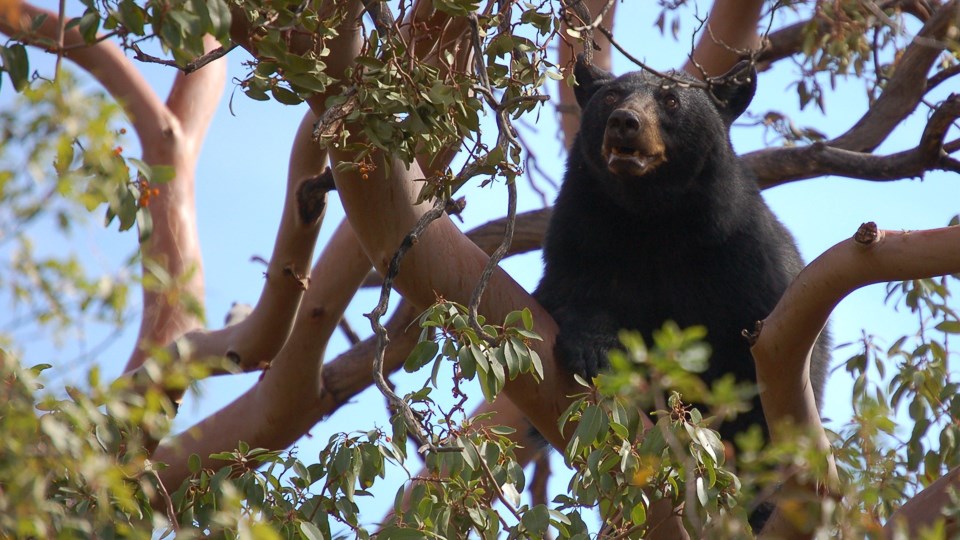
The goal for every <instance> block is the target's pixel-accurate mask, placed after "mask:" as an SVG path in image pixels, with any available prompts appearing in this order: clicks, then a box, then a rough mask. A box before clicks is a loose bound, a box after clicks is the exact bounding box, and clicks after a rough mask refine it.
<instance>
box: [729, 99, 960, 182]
mask: <svg viewBox="0 0 960 540" xmlns="http://www.w3.org/2000/svg"><path fill="white" fill-rule="evenodd" d="M958 117H960V95H957V94H954V95H951V96H949V97H948V98H947V99H946V100H944V101H943V103H941V104H939V105H938V106H937V108H936V109H935V110H934V113H933V115H931V117H930V120H929V121H928V123H927V127H926V128H925V129H924V132H923V135H922V136H921V138H920V143H919V144H918V145H917V147H916V148H913V149H911V150H906V151H903V152H898V153H895V154H890V155H887V156H877V155H873V154H868V153H861V152H853V151H850V150H845V149H842V148H836V147H834V146H833V145H832V144H831V143H815V144H812V145H809V146H802V147H787V148H770V149H765V150H758V151H756V152H751V153H749V154H746V155H745V156H743V160H744V163H745V164H746V165H747V166H748V167H750V168H751V169H752V170H753V171H754V173H755V174H756V175H757V178H758V180H759V182H760V185H761V186H762V187H763V188H769V187H773V186H777V185H780V184H785V183H788V182H793V181H796V180H803V179H806V178H813V177H816V176H823V175H828V174H832V175H837V176H846V177H850V178H862V179H867V180H877V181H886V180H899V179H902V178H911V177H922V176H923V175H924V173H925V172H926V171H929V170H948V171H958V170H960V167H958V165H957V163H956V160H954V159H951V158H950V156H949V154H948V152H947V151H945V147H944V137H945V136H946V132H947V130H948V129H950V126H951V125H953V122H954V121H955V120H956V119H957V118H958Z"/></svg>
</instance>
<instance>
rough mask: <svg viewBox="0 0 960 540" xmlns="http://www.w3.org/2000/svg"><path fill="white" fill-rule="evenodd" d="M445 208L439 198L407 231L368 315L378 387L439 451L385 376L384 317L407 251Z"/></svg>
mask: <svg viewBox="0 0 960 540" xmlns="http://www.w3.org/2000/svg"><path fill="white" fill-rule="evenodd" d="M445 207H446V200H444V199H437V201H436V203H435V204H434V205H433V208H431V209H430V210H428V211H427V212H426V213H424V214H423V215H422V216H420V219H419V220H418V221H417V224H416V225H415V226H414V228H413V230H411V231H410V232H409V233H407V235H406V236H405V237H404V238H403V241H402V242H401V243H400V247H399V248H397V252H396V253H394V255H393V258H392V259H391V260H390V265H389V266H388V267H387V275H386V276H384V278H383V285H382V286H381V287H380V301H379V302H378V303H377V305H376V307H374V308H373V311H371V312H370V313H367V314H366V317H367V318H368V319H370V326H371V327H372V328H373V333H374V335H376V338H377V339H376V341H377V352H376V354H375V355H374V357H373V369H372V373H373V382H374V384H376V385H377V389H379V390H380V393H382V394H383V395H384V396H386V398H387V401H388V402H389V403H390V404H391V406H393V407H395V408H396V410H397V411H398V412H399V414H400V415H401V416H402V417H403V419H404V422H405V423H406V425H407V428H408V430H410V431H413V432H414V433H415V434H416V435H415V438H417V439H419V440H422V441H425V442H426V444H428V445H429V446H430V449H431V450H436V448H434V446H433V442H432V439H431V438H430V437H429V434H428V433H426V432H425V431H424V429H423V428H422V427H421V426H420V422H419V421H418V419H417V415H416V413H415V412H414V410H413V409H412V408H411V407H410V406H409V405H408V404H407V403H406V402H405V401H404V400H403V399H401V398H400V396H398V395H397V394H396V393H395V392H394V391H393V389H391V388H390V384H389V383H388V382H387V380H386V378H385V377H384V376H383V363H384V358H385V353H386V350H387V345H388V344H389V343H390V338H389V336H388V335H387V329H386V328H385V327H384V326H383V324H382V323H381V322H380V319H381V318H382V317H383V316H384V315H385V314H386V312H387V308H388V307H389V305H390V291H391V290H393V280H394V279H395V278H396V277H397V274H398V273H399V272H400V261H401V260H402V259H403V256H404V255H405V254H406V253H407V251H408V250H409V249H410V248H412V247H413V246H414V245H415V244H416V243H417V241H418V240H419V238H420V235H421V234H423V231H425V230H426V228H427V226H429V225H430V224H431V223H433V222H434V221H435V220H436V219H437V218H439V217H440V216H442V215H443V213H444V208H445Z"/></svg>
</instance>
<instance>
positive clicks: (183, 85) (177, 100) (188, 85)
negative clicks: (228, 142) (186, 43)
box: [167, 35, 227, 155]
mask: <svg viewBox="0 0 960 540" xmlns="http://www.w3.org/2000/svg"><path fill="white" fill-rule="evenodd" d="M203 45H204V50H205V51H207V52H211V51H215V50H217V49H219V48H220V43H219V42H218V41H217V40H216V39H215V38H214V37H213V36H210V35H207V36H204V38H203ZM226 80H227V61H226V60H225V59H219V60H216V61H213V62H210V63H208V64H206V65H205V66H204V67H203V69H199V70H195V71H193V72H191V73H189V74H186V73H183V72H177V76H176V79H174V81H173V87H172V88H171V89H170V95H169V96H167V108H168V109H169V110H170V112H172V113H173V114H174V115H175V116H176V117H177V119H178V120H180V127H181V131H182V134H183V137H184V143H185V144H189V145H190V148H188V151H191V152H193V153H194V154H197V155H199V154H200V145H201V144H202V143H203V140H204V136H205V135H206V133H207V129H208V128H209V127H210V121H211V120H212V119H213V115H214V113H216V112H217V104H218V103H220V97H221V96H222V95H223V87H224V82H225V81H226Z"/></svg>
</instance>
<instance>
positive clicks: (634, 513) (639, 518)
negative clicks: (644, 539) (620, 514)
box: [630, 504, 647, 525]
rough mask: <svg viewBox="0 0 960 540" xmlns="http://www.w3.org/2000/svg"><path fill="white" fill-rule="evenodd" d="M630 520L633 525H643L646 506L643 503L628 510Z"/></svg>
mask: <svg viewBox="0 0 960 540" xmlns="http://www.w3.org/2000/svg"><path fill="white" fill-rule="evenodd" d="M630 521H631V522H632V523H633V524H634V525H643V524H644V523H646V522H647V507H646V506H644V505H643V504H637V505H635V506H634V507H633V510H630Z"/></svg>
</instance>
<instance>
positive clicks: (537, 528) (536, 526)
mask: <svg viewBox="0 0 960 540" xmlns="http://www.w3.org/2000/svg"><path fill="white" fill-rule="evenodd" d="M520 523H521V524H523V527H524V528H525V529H526V530H527V532H528V533H529V534H531V535H532V536H533V537H535V538H543V537H545V536H546V534H547V528H548V527H549V526H550V512H549V511H548V510H547V507H546V506H544V505H542V504H538V505H537V506H534V507H533V508H531V509H530V510H527V511H526V512H524V513H523V517H521V518H520Z"/></svg>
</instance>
